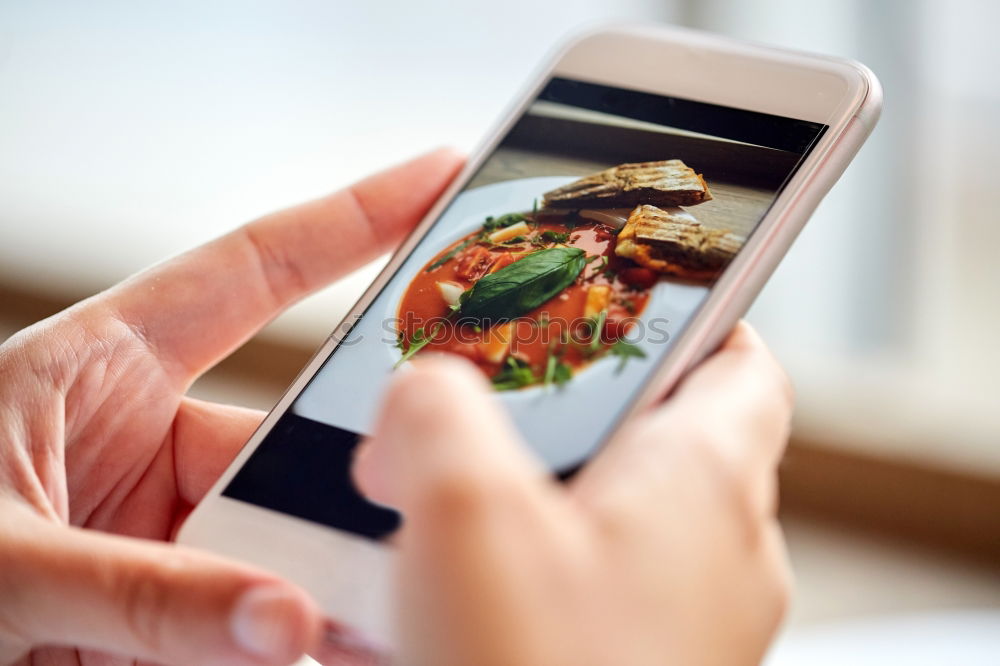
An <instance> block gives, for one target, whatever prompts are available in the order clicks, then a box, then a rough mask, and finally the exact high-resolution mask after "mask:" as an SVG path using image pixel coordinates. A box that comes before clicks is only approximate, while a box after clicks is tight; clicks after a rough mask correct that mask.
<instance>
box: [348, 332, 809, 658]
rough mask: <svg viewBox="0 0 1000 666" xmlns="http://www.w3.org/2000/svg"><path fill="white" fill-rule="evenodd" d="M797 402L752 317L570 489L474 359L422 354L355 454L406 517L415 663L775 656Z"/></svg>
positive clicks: (408, 639)
mask: <svg viewBox="0 0 1000 666" xmlns="http://www.w3.org/2000/svg"><path fill="white" fill-rule="evenodd" d="M791 405H792V397H791V389H790V385H789V383H788V380H787V378H786V376H785V375H784V373H783V372H782V370H781V368H780V366H779V365H778V364H777V363H776V362H775V361H774V359H773V358H772V357H771V355H770V354H769V353H768V351H767V350H766V348H765V347H764V345H763V344H762V343H761V341H760V339H759V338H758V337H757V335H756V334H755V333H754V332H753V331H752V330H751V329H750V327H749V326H747V325H746V324H740V325H739V326H738V327H737V328H736V329H735V330H734V331H733V333H732V334H731V335H730V336H729V338H728V340H727V341H726V342H725V344H724V345H723V346H722V347H721V348H720V349H719V350H718V351H717V352H716V353H715V354H714V355H712V356H711V357H710V358H708V359H707V360H706V361H705V362H704V363H703V364H702V365H701V366H700V367H698V368H697V369H696V370H695V371H694V372H693V373H691V374H690V375H689V376H688V377H687V378H686V379H685V380H684V381H683V383H682V384H681V385H680V386H679V387H678V389H677V390H676V391H675V392H674V393H673V395H672V396H670V397H669V399H667V400H666V401H665V402H663V403H662V404H661V405H660V406H658V407H656V408H655V409H652V410H650V411H649V412H648V413H646V414H643V415H641V416H640V417H639V418H637V419H634V420H633V421H631V422H630V423H629V424H627V425H626V426H625V427H624V428H623V429H622V430H621V431H620V432H619V433H618V434H617V435H616V436H615V437H614V438H613V440H612V441H611V442H610V443H609V444H608V445H606V446H605V448H604V449H603V450H602V451H600V452H599V454H598V455H597V456H596V457H595V458H594V459H592V460H591V461H590V462H589V463H588V464H587V466H586V467H584V468H583V470H582V471H581V472H580V473H579V474H578V475H577V476H576V477H574V478H573V479H572V480H571V481H570V482H569V483H566V484H559V483H557V482H555V481H554V480H552V478H551V476H550V475H549V474H548V473H547V471H546V470H545V469H544V468H543V465H542V464H541V462H540V461H539V460H538V459H537V458H536V457H534V456H533V455H531V453H530V452H529V450H528V449H527V448H526V447H525V446H524V444H523V443H522V442H521V440H520V439H519V438H518V436H517V434H516V433H515V432H514V430H513V428H512V426H511V424H510V423H509V421H508V420H507V419H506V418H505V417H504V415H503V413H502V412H501V411H500V410H499V409H498V406H497V404H496V399H495V397H494V396H493V395H492V394H491V392H490V391H489V388H488V386H487V385H486V382H485V381H484V379H483V378H482V377H481V374H480V373H478V372H477V371H475V370H474V369H472V368H471V366H470V365H469V364H468V363H467V362H465V361H460V360H457V359H455V358H439V359H427V360H424V361H418V362H416V363H414V367H413V368H412V369H410V370H409V372H406V373H402V374H401V376H400V377H398V378H397V379H396V380H395V381H394V383H393V384H392V386H391V388H390V389H389V391H388V393H387V395H386V398H385V403H384V405H383V408H382V413H381V416H380V417H379V419H378V421H377V426H376V431H375V433H374V434H373V436H372V437H371V438H370V439H369V440H367V441H366V442H365V443H364V444H363V445H362V447H361V448H359V450H358V453H357V457H356V459H355V466H354V475H355V479H356V480H357V482H358V484H359V485H360V486H361V488H362V489H363V490H364V491H365V492H366V493H367V494H368V495H369V496H370V497H372V498H373V499H375V500H377V501H379V502H382V503H384V504H388V505H391V506H395V507H398V508H399V509H400V510H401V511H402V512H403V513H404V514H405V515H406V521H405V523H404V526H403V528H402V530H401V531H400V533H399V535H398V539H399V541H398V569H399V570H398V572H397V575H396V580H397V587H398V593H399V608H398V616H397V630H398V635H399V641H400V647H399V649H400V654H401V655H402V663H406V664H413V665H417V666H424V665H426V666H431V665H433V666H451V665H455V666H458V665H467V664H476V665H477V666H494V665H495V666H508V665H510V664H532V665H544V666H563V665H565V666H590V665H593V666H606V665H607V664H628V665H629V666H645V665H647V664H648V665H652V664H671V665H680V664H683V665H685V666H691V665H699V666H701V665H715V664H718V665H719V666H723V665H725V666H737V665H741V664H757V663H759V662H760V660H761V658H762V657H763V655H764V653H765V651H766V649H767V646H768V644H769V643H770V641H771V639H772V637H773V636H774V634H775V632H776V630H777V628H778V625H779V623H780V620H781V617H782V615H783V612H784V609H785V607H786V604H787V598H788V590H789V586H790V583H789V580H790V576H789V568H788V565H787V560H786V554H785V550H784V543H783V539H782V535H781V532H780V529H779V527H778V524H777V522H776V520H775V511H776V503H777V499H776V494H777V493H776V474H775V472H776V467H777V464H778V461H779V459H780V457H781V454H782V451H783V449H784V446H785V443H786V440H787V436H788V428H789V421H790V416H791Z"/></svg>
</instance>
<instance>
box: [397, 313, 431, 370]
mask: <svg viewBox="0 0 1000 666" xmlns="http://www.w3.org/2000/svg"><path fill="white" fill-rule="evenodd" d="M442 328H444V322H443V321H439V322H438V323H436V324H435V325H434V328H432V329H431V332H430V333H427V332H425V331H424V327H423V326H421V327H420V328H418V329H417V330H415V331H413V337H412V338H410V348H409V349H407V350H406V351H405V352H403V355H402V356H400V357H399V360H398V361H396V365H394V366H392V369H393V370H395V369H396V368H398V367H399V366H401V365H403V364H404V363H406V362H407V361H409V360H410V359H411V358H413V355H414V354H416V353H417V352H418V351H420V350H421V349H423V348H424V347H426V346H427V344H428V343H429V342H430V341H431V340H433V339H434V337H435V336H437V334H438V333H439V332H440V331H441V329H442ZM398 346H399V348H400V349H402V348H403V347H402V338H400V344H399V345H398Z"/></svg>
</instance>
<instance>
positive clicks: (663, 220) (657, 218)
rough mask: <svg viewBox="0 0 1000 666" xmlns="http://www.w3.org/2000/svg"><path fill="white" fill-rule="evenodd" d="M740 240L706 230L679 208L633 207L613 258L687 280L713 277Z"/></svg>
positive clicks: (729, 233) (736, 237) (725, 231)
mask: <svg viewBox="0 0 1000 666" xmlns="http://www.w3.org/2000/svg"><path fill="white" fill-rule="evenodd" d="M743 241H744V239H743V238H742V237H740V236H738V235H736V234H734V233H732V232H731V231H727V230H724V229H709V228H707V227H704V226H702V224H701V223H700V222H699V221H698V220H696V219H695V218H694V216H692V215H691V214H690V213H688V212H687V211H685V210H684V209H682V208H667V209H662V208H657V207H656V206H649V205H643V206H636V207H635V210H633V211H632V213H631V214H630V215H629V218H628V222H626V224H625V226H624V227H622V230H621V232H620V233H619V234H618V242H617V244H616V245H615V254H617V255H618V256H620V257H626V258H628V259H631V260H632V261H634V262H636V263H637V264H639V265H641V266H645V267H646V268H651V269H653V270H655V271H659V272H660V273H668V274H671V275H676V276H678V277H682V278H685V279H689V280H708V279H712V278H714V277H716V276H717V275H718V274H719V273H720V272H722V269H723V268H725V267H726V265H727V264H729V262H730V261H731V260H732V258H733V257H735V256H736V253H737V252H738V251H739V249H740V247H741V246H742V245H743Z"/></svg>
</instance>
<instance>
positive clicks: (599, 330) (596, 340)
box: [587, 310, 608, 355]
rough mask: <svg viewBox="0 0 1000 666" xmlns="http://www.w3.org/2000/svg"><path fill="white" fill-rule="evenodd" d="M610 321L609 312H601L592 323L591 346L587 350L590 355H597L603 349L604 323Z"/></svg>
mask: <svg viewBox="0 0 1000 666" xmlns="http://www.w3.org/2000/svg"><path fill="white" fill-rule="evenodd" d="M607 320H608V311H607V310H601V311H600V312H598V313H597V314H596V315H595V316H594V319H593V320H592V321H591V324H590V325H591V329H590V330H591V334H590V346H589V347H588V348H587V353H588V354H589V355H593V354H596V353H597V351H598V350H599V349H600V348H601V344H602V342H603V337H604V322H606V321H607Z"/></svg>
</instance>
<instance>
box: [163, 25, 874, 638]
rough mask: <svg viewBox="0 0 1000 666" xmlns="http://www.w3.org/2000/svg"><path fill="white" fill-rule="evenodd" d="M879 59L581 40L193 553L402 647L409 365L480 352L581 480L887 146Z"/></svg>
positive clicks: (360, 305) (650, 32) (333, 356)
mask: <svg viewBox="0 0 1000 666" xmlns="http://www.w3.org/2000/svg"><path fill="white" fill-rule="evenodd" d="M880 108H881V90H880V87H879V84H878V81H877V80H876V79H875V77H874V75H873V74H872V73H871V72H870V71H869V70H868V69H867V68H865V67H864V66H862V65H860V64H858V63H855V62H850V61H847V60H840V59H835V58H828V57H821V56H815V55H807V54H802V53H796V52H791V51H785V50H778V49H773V48H768V47H764V46H759V45H752V44H746V43H741V42H736V41H732V40H729V39H725V38H721V37H718V36H713V35H709V34H704V33H699V32H695V31H689V30H682V29H675V28H665V27H649V26H642V27H614V28H606V29H601V30H597V31H594V32H590V33H588V34H586V35H583V36H581V37H579V38H577V39H575V40H573V41H572V42H570V43H568V44H566V45H565V46H564V47H563V48H562V49H561V50H559V51H558V52H557V53H556V55H555V56H554V57H553V59H552V61H551V62H550V63H548V65H547V66H546V67H544V69H543V70H542V71H541V72H540V73H539V75H538V76H537V77H536V78H535V79H534V80H533V81H531V82H530V84H529V85H528V87H527V91H526V93H525V94H524V95H523V97H521V99H520V100H519V101H517V103H516V104H515V105H514V106H513V107H512V109H511V110H510V111H509V112H508V113H507V114H506V115H505V117H504V119H503V121H502V122H501V123H500V125H499V127H497V128H496V130H495V131H494V132H493V133H492V134H491V135H490V136H489V137H488V138H487V140H486V141H485V143H484V145H483V146H482V147H481V149H480V150H479V151H478V152H477V153H476V154H475V155H474V156H473V157H472V158H471V159H470V160H469V162H468V165H467V166H466V168H465V169H464V171H463V172H462V173H461V174H460V175H459V176H458V178H457V180H456V182H455V183H454V184H453V185H452V186H451V188H450V189H449V190H448V191H447V192H446V193H445V194H444V195H443V196H442V197H441V199H440V200H439V201H438V202H437V203H436V205H435V206H434V207H433V209H432V210H431V211H430V213H429V214H428V215H427V217H426V218H425V219H424V220H423V221H422V222H421V224H420V225H419V226H418V227H417V228H416V229H415V230H414V231H413V233H412V234H411V235H410V236H409V237H408V238H407V239H406V240H405V242H404V243H403V244H402V245H401V247H400V248H399V249H398V251H397V252H396V253H395V255H394V256H393V257H392V259H391V260H390V262H389V263H388V265H387V266H386V268H385V270H383V271H382V273H381V274H380V275H379V277H378V278H377V279H376V280H375V282H374V283H373V284H372V285H371V287H370V288H369V289H368V290H367V291H366V292H365V294H364V295H363V296H362V298H361V299H360V300H359V301H358V302H357V304H356V305H355V306H354V308H353V309H352V311H351V312H350V313H349V315H348V316H347V318H346V320H345V321H344V322H343V323H342V324H341V325H340V326H339V327H338V328H337V330H336V331H335V332H334V333H333V334H332V335H331V336H330V338H329V339H328V340H327V341H326V343H325V344H323V346H322V347H321V348H320V349H319V350H318V352H317V353H316V355H315V356H314V357H313V359H312V360H311V361H310V362H309V364H308V365H307V366H306V367H305V369H304V370H303V371H302V372H301V374H300V375H299V376H298V378H297V379H296V380H295V381H294V382H293V384H292V385H291V387H290V388H289V389H288V391H287V392H286V393H285V395H284V396H283V397H282V398H281V400H280V401H279V402H278V404H277V405H276V406H275V407H274V409H273V410H272V411H271V413H270V414H269V415H268V416H267V418H266V419H265V420H264V422H263V424H262V425H261V426H260V428H259V429H258V430H257V432H256V433H254V435H253V436H252V437H251V439H250V440H249V442H248V443H247V445H246V447H245V448H244V449H243V450H242V452H241V453H240V454H239V456H238V457H237V458H236V460H235V461H234V463H233V464H232V466H231V467H230V468H229V469H228V470H227V471H226V473H225V474H224V475H223V476H222V477H221V478H220V479H219V481H218V483H217V484H216V485H215V487H214V488H213V490H212V491H211V492H210V493H209V494H208V496H207V497H206V498H205V499H204V500H203V501H202V502H201V504H200V505H199V506H198V507H197V508H196V509H195V510H194V512H193V513H192V515H191V516H190V517H189V518H188V520H187V521H186V523H185V524H184V526H183V528H182V529H181V531H180V534H179V537H178V540H179V541H181V542H183V543H187V544H191V545H194V546H198V547H201V548H205V549H209V550H213V551H216V552H219V553H223V554H225V555H229V556H232V557H236V558H240V559H242V560H245V561H249V562H252V563H255V564H257V565H260V566H263V567H266V568H268V569H270V570H273V571H275V572H277V573H279V574H281V575H284V576H286V577H288V578H289V579H291V580H293V581H295V582H297V583H298V584H300V585H302V586H303V587H304V588H305V589H307V590H308V591H309V592H311V593H312V594H313V595H314V596H315V598H316V599H317V600H318V601H319V603H320V604H321V605H322V606H323V607H324V609H325V610H326V611H327V612H328V613H329V614H330V617H331V618H335V620H336V621H338V622H342V623H345V624H347V625H351V626H353V627H354V628H355V629H357V630H359V631H361V632H363V633H364V634H365V635H367V637H368V638H369V639H370V640H373V641H375V642H378V643H380V644H382V645H383V646H391V645H392V643H393V640H392V627H391V622H390V617H391V594H390V592H391V586H392V582H391V581H392V576H393V549H392V545H391V536H392V534H393V533H394V532H395V531H396V530H397V529H399V527H400V525H401V523H402V521H404V520H405V516H401V515H400V514H399V513H397V512H396V511H395V510H394V509H393V508H392V507H386V506H379V505H375V504H373V503H371V502H369V501H367V500H366V499H365V498H363V497H362V496H361V495H360V494H359V493H358V492H357V490H356V489H355V487H354V485H353V484H352V481H351V476H350V467H351V459H352V455H353V450H354V448H355V446H356V445H357V443H358V441H359V439H360V438H362V437H363V436H365V435H366V434H367V433H369V432H370V431H371V429H372V422H373V419H374V418H375V414H376V410H377V407H378V403H379V395H380V393H381V391H382V390H383V388H384V386H385V385H386V383H387V382H388V381H389V379H390V378H391V376H392V374H393V372H394V369H395V368H397V367H399V366H400V365H404V364H406V363H407V362H409V360H410V359H412V358H414V357H415V356H419V355H420V354H426V353H430V352H432V351H436V352H445V353H455V354H460V355H463V356H465V357H467V358H469V359H470V360H471V361H472V362H474V363H475V364H476V365H477V366H478V367H479V368H480V370H481V371H482V372H483V373H484V375H485V376H486V377H488V378H489V379H490V380H491V382H492V384H493V386H494V387H495V389H496V393H495V397H496V400H497V401H499V402H501V403H502V404H503V406H504V407H505V408H506V411H507V412H508V413H509V415H510V417H511V419H512V420H513V421H514V423H515V424H516V426H517V427H518V428H519V430H520V432H521V433H522V435H523V437H524V439H525V441H526V442H528V443H529V445H530V446H531V447H532V448H533V449H534V450H535V451H536V452H537V454H538V456H539V457H540V458H541V459H543V460H544V461H545V462H546V463H547V464H548V465H549V466H550V467H551V469H552V472H553V474H556V475H560V476H564V477H565V476H569V475H571V474H572V473H573V472H574V471H575V470H577V469H579V467H580V466H581V465H584V464H586V461H587V459H588V458H589V457H590V456H592V455H593V454H594V452H595V451H597V450H598V449H600V447H601V446H602V444H603V443H604V442H606V441H607V440H608V439H609V438H610V437H611V436H612V435H613V433H614V432H615V431H616V429H617V428H619V427H620V426H621V424H622V423H623V422H625V421H627V420H628V419H629V417H630V415H632V414H634V413H636V412H638V411H640V410H643V409H645V408H647V407H649V406H650V405H651V404H652V403H654V402H655V401H657V400H659V399H662V397H663V396H664V395H665V394H666V393H667V392H668V391H669V390H670V388H671V387H672V386H673V385H674V384H676V382H677V381H678V380H679V379H680V378H681V377H682V376H683V375H684V373H685V371H686V370H688V369H689V368H691V367H692V365H694V364H695V363H697V362H698V361H699V360H701V359H702V358H703V357H704V356H705V355H706V354H708V353H710V352H711V351H712V350H713V349H715V348H716V347H717V346H718V345H719V343H720V342H721V340H722V339H723V338H724V336H725V335H726V334H727V333H728V332H729V331H730V330H731V328H732V327H733V325H734V324H735V323H736V321H737V320H738V319H739V318H740V317H741V316H742V315H743V314H744V313H745V312H746V310H747V308H748V307H749V306H750V304H751V302H752V301H753V299H754V297H755V296H756V295H757V293H758V292H759V291H760V289H761V287H762V286H763V284H764V282H765V281H766V280H767V278H768V277H769V276H770V274H771V272H772V271H773V270H774V268H775V266H776V265H777V264H778V262H779V260H780V259H781V257H782V255H783V254H784V253H785V252H786V251H787V249H788V247H789V246H790V245H791V243H792V241H793V239H794V238H795V236H796V235H797V234H798V232H799V230H800V229H801V228H802V226H803V224H804V223H805V221H806V220H807V219H808V217H809V215H810V214H811V212H812V211H813V209H814V208H815V207H816V205H817V204H818V203H819V201H820V200H821V199H822V197H823V196H824V194H825V193H826V192H827V191H828V190H829V188H830V187H831V186H832V185H833V183H834V182H835V181H836V180H837V178H838V177H839V176H840V174H841V173H842V172H843V170H844V169H845V167H846V166H847V164H848V162H849V161H850V159H851V158H852V157H853V156H854V154H855V153H856V151H857V150H858V148H859V147H860V146H861V144H862V142H863V141H864V140H865V138H866V137H867V135H868V134H869V133H870V132H871V130H872V128H873V126H874V124H875V122H876V120H877V118H878V115H879V112H880Z"/></svg>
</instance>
